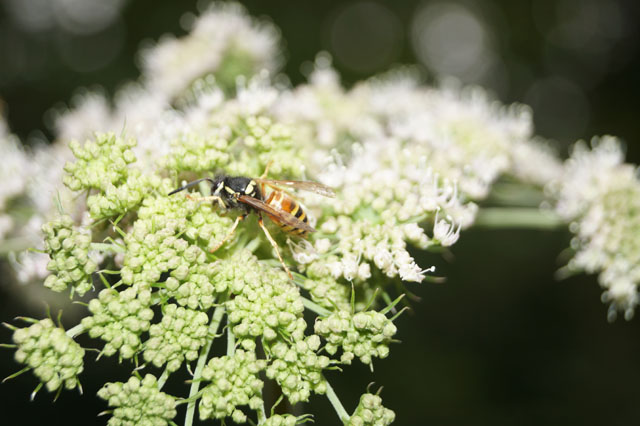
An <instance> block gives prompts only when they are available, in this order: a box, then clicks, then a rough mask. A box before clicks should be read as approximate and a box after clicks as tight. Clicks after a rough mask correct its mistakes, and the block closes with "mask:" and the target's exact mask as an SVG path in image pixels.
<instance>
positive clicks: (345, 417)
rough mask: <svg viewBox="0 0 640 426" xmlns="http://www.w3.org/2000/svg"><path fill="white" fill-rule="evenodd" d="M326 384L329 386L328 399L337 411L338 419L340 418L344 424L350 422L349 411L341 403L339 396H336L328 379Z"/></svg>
mask: <svg viewBox="0 0 640 426" xmlns="http://www.w3.org/2000/svg"><path fill="white" fill-rule="evenodd" d="M324 382H325V384H326V385H327V398H329V402H330V403H331V405H332V406H333V409H334V410H336V413H337V414H338V417H339V418H340V420H341V421H342V423H346V422H348V421H349V417H350V416H349V413H347V410H345V409H344V406H343V405H342V403H341V402H340V399H339V398H338V395H336V393H335V391H334V390H333V388H332V387H331V385H330V384H329V381H328V380H327V379H324Z"/></svg>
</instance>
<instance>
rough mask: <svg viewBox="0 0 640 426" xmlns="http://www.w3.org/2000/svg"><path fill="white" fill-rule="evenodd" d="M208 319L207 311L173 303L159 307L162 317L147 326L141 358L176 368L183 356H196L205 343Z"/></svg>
mask: <svg viewBox="0 0 640 426" xmlns="http://www.w3.org/2000/svg"><path fill="white" fill-rule="evenodd" d="M208 324H209V318H208V317H207V314H205V313H204V312H200V311H194V310H192V309H185V308H183V307H178V306H177V305H174V304H169V305H165V306H164V308H163V309H162V320H161V321H160V323H158V324H153V325H151V327H149V340H147V341H146V342H145V344H144V359H145V361H148V362H151V363H153V365H155V366H156V367H161V366H163V365H164V364H165V363H166V364H167V371H169V372H173V371H176V370H177V369H178V368H180V366H181V365H182V362H183V361H184V359H185V358H186V359H187V360H189V361H193V360H194V359H196V358H198V350H199V349H200V347H201V346H202V345H204V344H205V341H206V336H207V328H208Z"/></svg>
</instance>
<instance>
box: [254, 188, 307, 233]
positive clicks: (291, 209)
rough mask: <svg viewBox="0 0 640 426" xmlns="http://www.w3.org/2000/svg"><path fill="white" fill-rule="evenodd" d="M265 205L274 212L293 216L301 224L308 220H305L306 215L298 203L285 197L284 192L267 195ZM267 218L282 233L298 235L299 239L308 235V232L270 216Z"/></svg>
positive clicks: (273, 192)
mask: <svg viewBox="0 0 640 426" xmlns="http://www.w3.org/2000/svg"><path fill="white" fill-rule="evenodd" d="M265 204H268V205H269V206H271V207H273V208H274V209H276V210H281V211H284V212H287V213H289V214H291V215H292V216H295V217H296V218H297V219H298V220H299V221H301V222H304V223H307V222H308V221H309V219H308V218H307V214H306V213H305V211H304V209H303V208H302V206H301V205H300V203H298V202H297V201H296V200H294V199H293V198H291V197H289V196H287V195H286V194H285V193H284V192H281V191H272V192H271V194H269V197H268V198H267V200H266V201H265ZM268 216H269V218H270V219H271V220H272V221H273V222H275V223H276V224H278V226H279V227H280V228H281V229H282V230H283V231H284V232H287V233H289V234H294V235H299V236H301V237H306V236H307V234H308V232H307V231H306V230H304V229H300V228H296V227H293V226H290V225H287V224H285V223H283V222H282V221H281V220H280V219H278V218H277V217H274V216H272V215H268Z"/></svg>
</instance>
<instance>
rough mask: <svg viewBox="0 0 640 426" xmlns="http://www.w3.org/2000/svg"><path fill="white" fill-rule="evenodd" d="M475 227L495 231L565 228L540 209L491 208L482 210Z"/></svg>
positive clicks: (557, 217) (559, 221)
mask: <svg viewBox="0 0 640 426" xmlns="http://www.w3.org/2000/svg"><path fill="white" fill-rule="evenodd" d="M474 226H479V227H485V228H493V229H513V228H520V229H549V230H551V229H557V228H560V227H562V226H565V223H564V222H563V221H562V219H561V218H560V217H559V216H558V215H556V214H555V213H553V212H551V211H546V210H541V209H538V208H527V207H522V208H517V207H513V208H509V207H504V208H502V207H489V208H483V209H480V211H479V212H478V216H477V218H476V221H475V223H474Z"/></svg>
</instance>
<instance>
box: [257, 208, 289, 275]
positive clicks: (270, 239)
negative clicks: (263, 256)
mask: <svg viewBox="0 0 640 426" xmlns="http://www.w3.org/2000/svg"><path fill="white" fill-rule="evenodd" d="M258 225H260V228H262V231H263V232H264V235H266V236H267V239H268V240H269V242H270V243H271V245H272V246H273V249H274V250H275V251H276V254H277V255H278V259H279V260H280V263H281V264H282V267H283V268H284V270H285V271H286V272H287V275H289V279H290V280H291V281H293V275H291V271H290V270H289V268H287V265H285V263H284V260H282V256H280V250H278V244H276V242H275V240H274V239H273V238H272V237H271V234H269V231H267V227H266V226H264V223H263V222H262V215H260V216H259V217H258Z"/></svg>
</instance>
